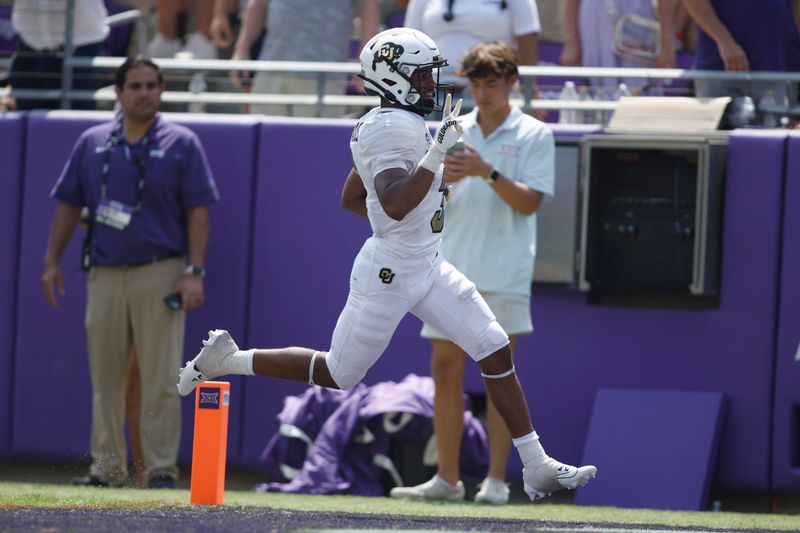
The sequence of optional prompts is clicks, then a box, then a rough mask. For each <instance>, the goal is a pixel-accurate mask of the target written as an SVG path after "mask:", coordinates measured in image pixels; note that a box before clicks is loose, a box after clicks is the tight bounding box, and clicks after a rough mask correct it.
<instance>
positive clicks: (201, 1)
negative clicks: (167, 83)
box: [147, 0, 217, 59]
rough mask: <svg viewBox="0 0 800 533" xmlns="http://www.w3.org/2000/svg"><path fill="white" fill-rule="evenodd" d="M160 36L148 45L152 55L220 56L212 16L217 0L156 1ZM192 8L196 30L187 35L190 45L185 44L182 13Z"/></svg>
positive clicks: (202, 57)
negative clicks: (180, 27)
mask: <svg viewBox="0 0 800 533" xmlns="http://www.w3.org/2000/svg"><path fill="white" fill-rule="evenodd" d="M155 5H156V16H157V22H156V35H155V36H154V37H153V39H152V40H151V41H150V44H148V46H147V55H149V56H150V57H174V56H175V54H177V53H179V52H187V53H190V54H191V55H192V57H193V58H194V59H216V58H217V49H216V47H215V46H214V44H213V43H212V42H211V31H210V28H211V19H212V16H213V11H214V0H190V2H189V4H188V5H187V3H186V2H178V1H176V0H155ZM187 7H191V12H192V16H193V20H194V28H195V31H194V32H193V33H191V34H190V35H189V36H188V37H187V38H186V45H185V46H182V45H181V40H180V36H179V35H178V15H179V14H180V13H182V12H183V11H186V8H187Z"/></svg>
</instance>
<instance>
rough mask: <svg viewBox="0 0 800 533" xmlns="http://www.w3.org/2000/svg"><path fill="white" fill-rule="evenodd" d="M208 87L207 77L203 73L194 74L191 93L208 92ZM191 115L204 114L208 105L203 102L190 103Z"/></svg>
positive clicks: (190, 87)
mask: <svg viewBox="0 0 800 533" xmlns="http://www.w3.org/2000/svg"><path fill="white" fill-rule="evenodd" d="M207 88H208V86H207V85H206V79H205V76H203V73H202V72H195V73H194V74H192V79H191V81H190V82H189V92H190V93H192V94H200V93H204V92H206V89H207ZM188 107H189V112H190V113H204V112H205V110H206V104H204V103H203V102H189V106H188Z"/></svg>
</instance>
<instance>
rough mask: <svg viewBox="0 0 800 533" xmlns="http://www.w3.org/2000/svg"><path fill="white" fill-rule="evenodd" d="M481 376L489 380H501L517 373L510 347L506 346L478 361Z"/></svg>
mask: <svg viewBox="0 0 800 533" xmlns="http://www.w3.org/2000/svg"><path fill="white" fill-rule="evenodd" d="M478 366H479V367H480V368H481V376H483V377H484V378H489V379H500V378H504V377H506V376H510V375H511V374H513V373H514V372H515V369H514V360H513V359H512V357H511V348H510V345H508V344H507V345H506V346H504V347H502V348H500V349H499V350H497V351H495V352H494V353H492V354H491V355H490V356H488V357H485V358H483V359H481V360H480V361H478Z"/></svg>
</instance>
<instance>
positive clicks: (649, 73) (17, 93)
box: [0, 0, 800, 115]
mask: <svg viewBox="0 0 800 533" xmlns="http://www.w3.org/2000/svg"><path fill="white" fill-rule="evenodd" d="M74 3H75V0H67V12H66V28H65V29H66V31H65V44H64V61H63V67H62V72H61V89H60V90H33V89H27V90H22V89H15V90H13V91H12V90H9V89H4V90H0V96H3V95H5V96H13V97H14V98H19V99H26V98H39V99H51V100H60V102H61V107H62V108H69V106H70V103H71V102H72V101H87V100H94V101H114V100H116V94H115V93H114V90H113V87H104V88H101V89H98V90H96V91H86V90H72V89H70V87H72V80H73V70H74V69H75V68H76V67H83V68H91V69H97V70H99V71H102V70H103V69H106V70H108V69H115V68H117V67H119V66H120V65H121V64H122V63H123V62H124V61H125V58H124V57H94V58H86V57H74V56H73V51H74V47H73V46H72V44H73V39H72V18H73V16H74ZM141 17H143V14H142V12H141V11H139V10H135V9H134V10H130V11H126V12H123V13H119V14H116V15H112V16H109V17H108V18H107V19H106V23H107V24H108V25H109V26H112V27H113V26H118V25H120V24H129V23H131V22H134V21H136V20H138V19H140V18H141ZM143 28H144V25H141V24H140V25H139V36H138V38H139V40H140V48H141V46H142V44H143V43H144V41H145V35H144V33H143ZM154 61H155V62H156V63H157V64H158V65H159V67H160V68H161V69H163V70H164V71H165V73H180V74H182V75H186V74H187V73H195V72H204V73H214V72H218V73H219V72H228V71H232V70H235V71H243V72H251V73H258V72H283V73H303V74H312V75H316V76H317V77H318V84H317V87H318V90H317V93H316V94H257V93H245V92H217V91H214V92H210V91H202V92H191V91H174V90H168V91H165V92H164V94H163V97H162V100H163V101H164V102H174V103H187V104H193V103H197V104H242V105H245V104H279V105H299V106H316V107H317V112H318V114H319V110H321V108H322V107H324V106H374V105H377V104H378V103H379V99H378V98H377V97H374V96H363V95H333V94H325V80H326V77H328V76H330V75H338V76H342V75H352V74H355V73H357V72H358V71H359V65H358V64H357V63H350V62H347V63H328V62H285V61H243V60H226V59H222V60H205V59H161V58H156V59H154ZM9 66H10V60H9V59H0V68H6V69H7V68H9ZM519 70H520V77H521V78H523V79H526V78H536V79H537V80H541V79H543V78H553V77H555V78H559V79H590V78H615V79H628V78H636V79H648V80H659V81H664V80H691V81H694V80H723V81H739V82H742V81H745V82H773V83H785V84H787V85H788V86H797V85H798V84H800V73H788V72H723V71H703V70H686V69H657V68H599V67H561V66H523V67H520V69H519ZM787 94H791V91H787ZM512 99H513V100H514V102H515V103H516V104H517V105H520V106H521V107H523V108H524V109H528V110H529V109H544V110H577V111H613V110H614V109H616V107H617V103H616V102H615V101H612V100H606V101H601V100H560V99H546V98H532V97H531V95H530V94H529V92H526V91H523V92H521V93H520V94H515V95H513V97H512ZM772 111H774V112H776V113H784V114H787V115H800V108H797V107H785V106H776V108H774V109H773V110H772Z"/></svg>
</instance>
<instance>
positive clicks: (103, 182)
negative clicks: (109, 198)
mask: <svg viewBox="0 0 800 533" xmlns="http://www.w3.org/2000/svg"><path fill="white" fill-rule="evenodd" d="M149 142H150V132H149V131H148V132H147V134H146V135H145V136H144V139H142V148H141V152H140V153H138V154H134V155H133V161H134V163H135V164H136V168H137V170H138V171H139V183H138V184H137V186H136V206H135V207H134V208H133V210H134V211H140V210H141V209H142V195H143V194H144V177H145V172H146V163H147V162H146V161H145V155H146V154H147V145H148V143H149ZM119 144H123V148H124V149H125V156H126V157H127V158H128V160H130V158H131V151H130V147H129V145H128V143H127V141H125V140H124V137H123V135H122V121H120V122H118V123H117V125H116V126H115V127H114V130H113V131H112V132H111V135H110V136H109V138H108V141H106V149H105V155H104V157H103V173H102V175H101V177H100V198H101V199H102V198H105V197H106V193H107V192H108V177H109V162H110V160H111V151H112V150H113V149H114V148H115V147H116V146H117V145H119Z"/></svg>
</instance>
